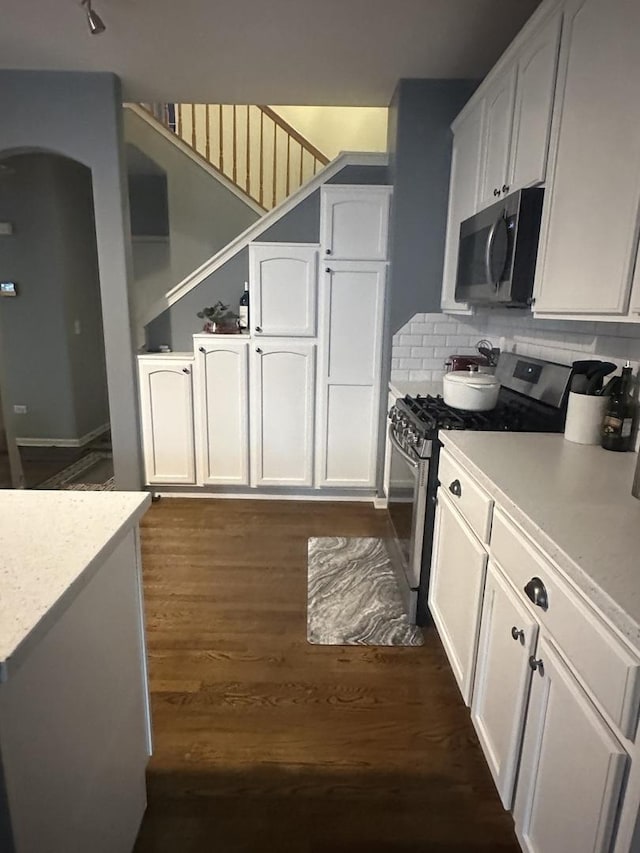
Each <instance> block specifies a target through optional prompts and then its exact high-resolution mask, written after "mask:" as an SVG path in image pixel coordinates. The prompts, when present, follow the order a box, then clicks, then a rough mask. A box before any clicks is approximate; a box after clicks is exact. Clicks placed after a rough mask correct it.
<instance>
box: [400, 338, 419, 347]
mask: <svg viewBox="0 0 640 853" xmlns="http://www.w3.org/2000/svg"><path fill="white" fill-rule="evenodd" d="M398 343H399V344H400V346H402V347H419V346H421V344H422V335H400V340H399V341H398Z"/></svg>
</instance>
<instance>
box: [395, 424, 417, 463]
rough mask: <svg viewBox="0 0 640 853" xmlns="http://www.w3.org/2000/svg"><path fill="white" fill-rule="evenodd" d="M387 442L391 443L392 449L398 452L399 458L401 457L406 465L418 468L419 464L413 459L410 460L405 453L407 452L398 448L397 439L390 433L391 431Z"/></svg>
mask: <svg viewBox="0 0 640 853" xmlns="http://www.w3.org/2000/svg"><path fill="white" fill-rule="evenodd" d="M389 441H390V442H391V446H392V447H393V449H394V450H397V451H398V453H399V454H400V456H402V458H403V459H404V461H405V462H406V463H407V465H411V467H412V468H418V467H419V465H420V463H419V462H417V461H416V460H415V459H412V458H411V457H410V456H409V454H408V453H407V451H406V450H405V449H404V448H403V447H401V446H400V443H399V442H398V439H397V438H396V437H395V435H394V434H393V432H391V430H389Z"/></svg>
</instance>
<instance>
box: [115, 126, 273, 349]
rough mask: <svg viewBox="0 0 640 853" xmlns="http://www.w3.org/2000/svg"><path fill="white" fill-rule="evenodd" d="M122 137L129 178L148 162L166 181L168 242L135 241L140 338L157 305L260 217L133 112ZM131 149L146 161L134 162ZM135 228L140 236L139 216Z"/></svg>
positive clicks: (140, 159)
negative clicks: (153, 308)
mask: <svg viewBox="0 0 640 853" xmlns="http://www.w3.org/2000/svg"><path fill="white" fill-rule="evenodd" d="M124 133H125V139H126V143H127V149H128V151H129V156H128V158H127V159H128V168H129V170H130V177H131V175H134V174H136V173H137V169H138V164H139V163H143V164H144V162H145V160H147V161H149V160H150V161H152V163H153V164H154V165H155V167H156V169H157V171H158V172H160V173H161V174H164V175H166V181H167V200H168V216H169V232H168V243H162V242H155V243H153V242H151V243H149V242H144V241H136V240H134V241H133V261H134V275H135V285H134V290H133V301H134V306H135V321H136V323H137V324H139V325H140V333H141V335H140V337H142V329H141V327H142V324H143V322H144V320H145V319H146V318H147V316H148V314H149V310H150V309H152V307H153V306H154V305H155V304H156V303H157V302H158V300H160V299H162V297H164V295H165V294H166V293H167V291H169V290H171V288H172V287H175V285H177V284H179V283H180V282H181V281H182V279H183V278H185V277H186V276H187V275H189V273H191V272H193V271H194V270H195V269H197V268H198V267H199V266H200V264H202V263H203V262H204V261H206V260H207V259H208V258H210V257H211V256H212V255H215V254H216V252H218V251H219V250H220V249H222V248H223V247H224V246H226V245H227V243H230V242H231V240H233V238H234V237H237V236H238V234H240V233H242V231H244V230H245V229H246V228H248V227H249V226H250V225H251V224H252V223H254V222H255V221H256V220H257V219H259V218H260V214H259V213H258V212H257V211H256V210H254V208H253V207H251V206H250V205H249V204H247V203H246V202H245V201H244V200H243V199H242V198H240V197H239V196H237V195H236V194H235V193H233V192H231V190H229V189H227V187H226V186H225V185H224V184H223V183H221V182H220V181H219V180H217V178H215V177H213V176H212V175H211V174H210V173H209V172H208V171H206V170H205V169H204V168H203V167H202V166H201V165H199V163H197V162H196V161H194V160H193V159H192V158H191V157H188V156H187V155H186V154H185V153H184V152H183V151H181V150H180V148H178V147H177V146H176V145H174V144H173V143H172V142H171V141H170V140H168V139H166V138H165V137H164V136H163V135H162V134H161V133H158V131H157V130H155V128H153V127H151V126H150V125H149V124H148V123H147V122H146V121H144V119H141V118H140V116H138V115H136V114H135V113H134V112H132V110H125V111H124ZM132 147H133V148H134V149H136V151H138V152H142V154H143V155H144V156H143V158H141V157H139V156H135V157H132V156H131V148H132ZM134 183H135V182H134ZM137 213H140V211H139V210H137ZM150 224H151V226H152V227H153V224H154V223H150ZM136 226H137V229H138V232H139V233H142V232H140V228H141V227H142V223H140V221H139V217H136ZM147 233H150V232H149V230H147ZM140 342H141V341H140Z"/></svg>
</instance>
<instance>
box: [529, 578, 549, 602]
mask: <svg viewBox="0 0 640 853" xmlns="http://www.w3.org/2000/svg"><path fill="white" fill-rule="evenodd" d="M524 591H525V593H526V594H527V598H528V599H529V601H532V602H533V603H534V604H535V605H536V607H541V608H542V609H543V610H548V609H549V596H548V595H547V590H546V587H545V585H544V584H543V583H542V581H541V580H540V578H531V580H530V581H529V583H528V584H525V587H524Z"/></svg>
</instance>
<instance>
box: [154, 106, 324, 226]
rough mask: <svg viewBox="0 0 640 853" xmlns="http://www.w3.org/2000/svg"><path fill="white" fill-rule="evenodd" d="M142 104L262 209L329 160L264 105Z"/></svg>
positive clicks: (304, 180)
mask: <svg viewBox="0 0 640 853" xmlns="http://www.w3.org/2000/svg"><path fill="white" fill-rule="evenodd" d="M142 106H143V108H144V109H146V110H147V111H148V112H149V113H151V114H152V115H153V116H154V118H155V119H156V120H157V121H158V122H160V123H161V124H162V125H163V126H164V127H165V128H167V129H168V130H170V131H172V132H173V133H175V134H176V135H177V136H178V137H179V138H180V139H181V140H182V141H183V142H184V143H186V144H187V145H188V146H189V147H190V148H191V150H192V151H193V152H195V153H196V154H197V155H198V156H199V157H201V158H203V159H204V160H205V161H206V162H207V163H208V164H210V165H211V166H213V168H214V169H216V170H217V171H218V172H219V173H220V174H222V175H224V176H225V177H226V178H228V179H229V180H230V181H231V182H232V183H233V184H234V185H236V186H237V187H238V188H239V189H240V190H242V192H244V193H245V194H246V195H247V196H249V198H251V199H252V200H253V201H254V202H256V203H257V204H258V205H259V206H260V208H261V209H262V210H265V211H268V210H272V209H273V208H274V207H277V206H278V205H279V204H280V203H281V202H282V201H284V199H286V198H288V196H290V195H291V194H292V193H294V192H295V191H296V190H297V189H298V188H299V187H301V186H302V185H303V184H305V183H306V182H307V181H308V180H310V179H311V178H313V177H314V175H316V174H317V172H318V170H319V169H320V168H322V167H323V166H325V165H326V164H327V163H328V162H329V160H328V158H327V157H325V155H324V154H323V153H322V152H321V151H318V149H317V148H315V147H314V146H313V145H312V144H311V143H310V142H309V141H308V140H307V139H305V138H304V137H303V136H302V135H301V134H300V133H298V131H297V130H295V128H293V127H291V125H290V124H288V123H287V122H286V121H284V119H282V118H281V117H280V116H279V115H278V114H277V113H276V112H274V111H273V110H272V109H271V108H270V107H268V106H252V105H250V106H237V105H235V104H231V105H225V104H143V105H142Z"/></svg>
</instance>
